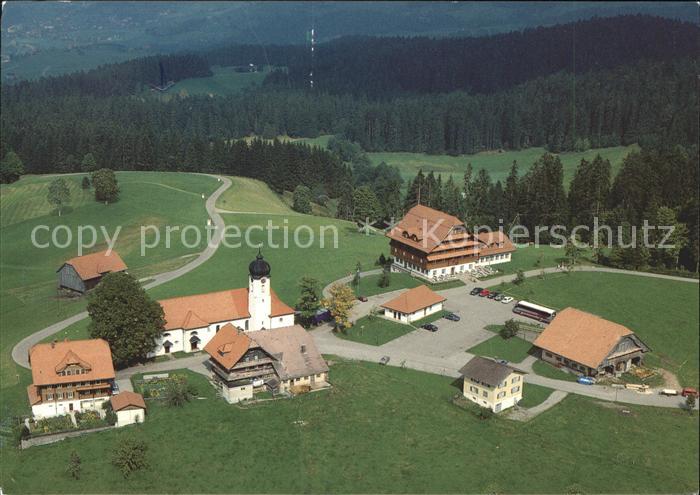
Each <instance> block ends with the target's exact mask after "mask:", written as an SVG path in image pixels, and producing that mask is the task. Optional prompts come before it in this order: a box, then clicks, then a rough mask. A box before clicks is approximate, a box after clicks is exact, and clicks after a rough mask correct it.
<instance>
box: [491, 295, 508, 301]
mask: <svg viewBox="0 0 700 495" xmlns="http://www.w3.org/2000/svg"><path fill="white" fill-rule="evenodd" d="M504 297H506V296H505V294H501V293H499V294H497V295H496V297H494V298H493V300H494V301H502V300H503V298H504Z"/></svg>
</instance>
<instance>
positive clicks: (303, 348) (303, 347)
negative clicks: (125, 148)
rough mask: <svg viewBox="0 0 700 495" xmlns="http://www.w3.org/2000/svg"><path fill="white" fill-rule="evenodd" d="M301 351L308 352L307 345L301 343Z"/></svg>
mask: <svg viewBox="0 0 700 495" xmlns="http://www.w3.org/2000/svg"><path fill="white" fill-rule="evenodd" d="M301 353H302V354H306V346H305V345H304V344H301Z"/></svg>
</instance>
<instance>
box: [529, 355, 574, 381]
mask: <svg viewBox="0 0 700 495" xmlns="http://www.w3.org/2000/svg"><path fill="white" fill-rule="evenodd" d="M532 369H533V371H534V372H535V373H536V374H537V375H540V376H544V377H545V378H552V379H554V380H565V381H567V382H575V381H576V380H577V379H578V377H577V376H576V375H574V374H573V373H567V372H566V371H562V370H560V369H557V368H555V367H554V366H552V365H551V364H549V363H545V362H544V361H540V360H539V359H538V360H537V361H535V362H534V363H532Z"/></svg>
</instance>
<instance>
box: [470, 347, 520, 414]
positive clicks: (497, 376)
mask: <svg viewBox="0 0 700 495" xmlns="http://www.w3.org/2000/svg"><path fill="white" fill-rule="evenodd" d="M459 373H460V374H461V375H462V378H463V384H462V393H463V394H464V397H466V398H467V399H469V400H471V401H472V402H474V403H476V404H479V405H480V406H481V407H487V408H489V409H491V410H492V411H493V412H500V411H503V410H504V409H508V408H509V407H513V406H514V405H516V404H517V403H518V402H520V399H522V398H523V385H524V378H525V375H526V373H525V372H524V371H522V370H519V369H517V368H514V367H512V366H509V365H507V364H502V363H499V362H496V361H494V360H493V359H488V358H485V357H481V356H475V357H473V358H472V359H471V360H470V361H469V362H468V363H467V364H465V365H464V366H463V367H462V369H461V370H459Z"/></svg>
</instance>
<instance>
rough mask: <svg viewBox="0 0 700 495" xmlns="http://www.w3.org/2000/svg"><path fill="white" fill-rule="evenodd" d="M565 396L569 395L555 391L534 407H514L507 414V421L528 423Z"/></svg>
mask: <svg viewBox="0 0 700 495" xmlns="http://www.w3.org/2000/svg"><path fill="white" fill-rule="evenodd" d="M525 390H527V388H525ZM567 395H569V394H568V393H566V392H562V391H561V390H555V391H554V392H552V393H551V394H550V395H549V397H547V398H546V399H545V400H544V401H543V402H542V403H541V404H538V405H536V406H534V407H530V408H524V407H514V408H513V409H510V410H509V411H508V413H507V414H508V416H507V417H508V419H514V420H516V421H530V420H531V419H532V418H534V417H535V416H539V415H540V414H542V413H543V412H545V411H546V410H547V409H551V408H552V407H554V406H556V405H557V404H559V403H560V402H561V401H563V400H564V399H565V398H566V396H567Z"/></svg>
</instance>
